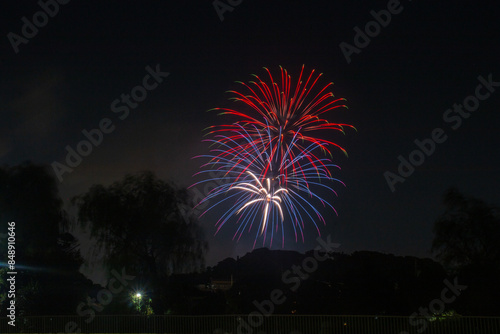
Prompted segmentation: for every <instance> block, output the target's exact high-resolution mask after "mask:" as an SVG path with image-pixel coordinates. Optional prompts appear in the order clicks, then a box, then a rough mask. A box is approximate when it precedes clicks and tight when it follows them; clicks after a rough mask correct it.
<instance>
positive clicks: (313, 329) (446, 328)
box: [0, 312, 500, 334]
mask: <svg viewBox="0 0 500 334" xmlns="http://www.w3.org/2000/svg"><path fill="white" fill-rule="evenodd" d="M89 320H90V319H89V317H78V316H43V317H18V318H16V321H15V323H16V327H12V326H10V325H8V324H7V322H8V321H9V319H7V318H0V333H70V332H72V333H79V332H80V331H81V333H176V334H226V333H232V334H249V333H253V334H337V333H339V334H340V333H342V334H344V333H345V334H401V333H405V332H408V333H411V334H413V333H426V334H499V333H500V317H453V318H446V319H436V318H429V319H426V318H413V319H411V323H410V318H408V317H397V316H353V315H271V316H262V315H261V314H260V313H259V314H257V312H255V313H252V314H251V315H250V316H249V315H213V316H149V317H146V316H138V315H98V316H95V318H94V319H92V321H89ZM86 321H89V322H88V323H87V322H86ZM418 321H420V322H418ZM417 322H418V325H417ZM412 324H413V325H412ZM424 325H425V328H424ZM405 334H406V333H405Z"/></svg>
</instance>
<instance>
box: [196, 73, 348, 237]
mask: <svg viewBox="0 0 500 334" xmlns="http://www.w3.org/2000/svg"><path fill="white" fill-rule="evenodd" d="M280 69H281V83H280V84H278V83H276V82H275V81H274V79H273V77H272V75H271V72H270V71H269V70H268V69H267V68H265V70H266V72H267V74H268V76H269V80H270V84H268V83H266V82H265V81H264V80H262V79H261V78H260V77H259V76H257V75H253V76H254V78H255V79H256V80H255V81H251V82H249V83H248V84H246V83H243V82H239V83H240V84H241V85H243V87H244V88H245V89H246V90H247V91H248V92H249V94H247V95H245V94H243V93H240V92H237V91H230V93H232V94H233V95H234V96H233V97H232V98H231V100H234V101H235V102H238V103H239V104H240V107H242V111H238V110H236V109H227V108H216V109H214V110H218V111H220V113H219V115H225V116H226V117H227V116H231V117H233V118H235V117H236V118H237V120H236V121H235V122H233V123H232V124H226V125H221V126H212V127H209V128H208V132H207V134H206V135H207V136H208V139H205V140H204V141H206V142H208V143H210V153H209V154H207V155H202V156H199V158H205V159H208V162H207V163H205V164H203V165H202V166H201V167H202V171H200V172H199V173H197V174H195V175H203V174H205V173H213V172H219V173H220V172H222V173H223V176H222V177H221V178H222V179H225V181H226V182H224V183H222V184H221V183H219V186H217V187H215V188H214V189H212V190H211V191H210V192H209V193H208V194H207V196H206V197H205V198H204V199H203V200H202V201H201V202H199V203H198V204H197V205H198V206H199V205H201V204H204V203H207V202H208V201H210V200H212V199H216V198H217V201H216V202H215V204H213V205H212V206H210V207H209V208H208V209H206V210H205V211H204V212H203V213H202V214H201V216H203V215H204V214H205V213H206V212H207V211H209V210H212V209H213V208H215V207H217V206H220V205H222V204H224V203H229V204H230V205H231V208H230V209H229V210H227V211H226V212H225V213H223V214H222V215H221V216H220V217H219V219H218V221H217V223H216V227H217V230H216V233H218V231H219V230H220V229H221V228H222V226H224V225H225V224H226V223H227V222H228V221H229V220H230V218H231V217H233V216H236V217H237V221H236V224H237V225H238V228H237V230H236V232H235V234H234V236H233V239H235V238H236V237H237V240H239V239H240V238H241V236H242V234H243V233H244V232H245V231H246V230H248V231H249V232H250V231H251V229H252V227H253V225H254V224H259V226H258V228H257V234H256V236H255V241H254V247H255V243H256V241H257V239H258V238H259V237H260V236H262V237H263V244H265V242H266V238H267V233H268V232H270V233H271V236H270V243H271V245H272V241H273V238H274V234H275V233H278V230H279V227H280V226H281V237H282V243H283V245H284V225H283V223H284V221H285V220H286V218H288V219H289V220H290V221H291V222H292V224H291V225H292V227H293V230H294V234H295V240H296V241H297V240H298V237H299V235H300V236H301V239H302V241H304V233H303V231H304V227H305V221H311V222H312V223H313V224H314V226H315V227H316V229H317V231H318V234H321V233H320V230H319V227H318V225H317V224H316V221H320V222H323V224H326V222H325V219H324V218H323V217H322V215H321V213H320V211H319V210H318V209H317V208H316V207H315V205H313V202H314V201H319V203H321V205H322V206H323V207H326V206H328V207H330V208H331V209H332V210H333V211H334V212H335V213H337V212H336V210H335V208H334V207H333V206H332V205H331V204H330V203H329V202H328V201H326V200H325V199H324V198H322V197H321V196H320V195H319V194H318V193H317V190H320V189H327V190H329V191H331V192H332V193H333V194H335V195H337V194H336V192H335V191H334V190H333V189H332V188H331V187H330V186H329V185H328V184H329V183H331V182H332V181H333V182H340V183H341V184H343V183H342V182H341V181H340V180H338V179H336V178H333V177H332V174H331V172H330V169H331V168H339V167H338V166H337V165H335V164H333V163H332V161H331V160H330V158H332V157H333V154H332V152H331V151H330V148H331V147H334V148H338V149H340V150H341V151H342V152H344V154H346V151H345V150H344V149H343V148H342V147H341V146H339V145H338V144H336V143H334V142H332V141H329V140H326V139H322V138H318V137H314V134H315V132H317V131H319V130H335V131H340V132H342V133H344V128H346V127H349V128H353V129H354V127H353V126H351V125H347V124H341V123H332V122H329V121H328V120H327V119H325V118H324V114H325V113H326V112H328V111H332V110H335V109H337V108H343V107H345V108H346V106H345V105H343V104H339V102H341V101H344V100H345V99H343V98H339V99H335V98H334V96H333V94H332V93H331V92H329V91H328V89H329V88H330V87H331V86H332V85H333V83H329V84H327V85H325V86H324V87H323V88H322V89H319V90H318V91H317V92H314V88H315V85H316V84H317V82H318V80H319V79H320V77H321V76H322V74H319V75H315V71H314V70H313V71H311V73H310V74H309V75H304V66H302V69H301V72H300V76H299V79H298V81H297V83H296V85H295V87H294V88H292V80H291V77H290V75H288V73H287V71H286V70H285V69H283V68H281V67H280ZM303 78H304V79H303ZM302 80H304V81H305V83H304V82H303V81H302ZM346 155H347V154H346ZM325 156H329V157H330V158H325ZM213 180H215V179H214V178H211V179H206V180H202V181H200V182H197V183H195V184H194V185H193V186H196V185H198V184H201V183H204V182H209V181H213ZM201 216H200V217H201ZM256 222H260V223H256Z"/></svg>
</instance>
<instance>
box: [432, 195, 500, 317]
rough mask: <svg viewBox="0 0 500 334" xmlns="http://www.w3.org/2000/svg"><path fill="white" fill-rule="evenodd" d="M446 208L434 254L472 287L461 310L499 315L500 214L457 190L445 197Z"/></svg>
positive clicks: (461, 302) (437, 225)
mask: <svg viewBox="0 0 500 334" xmlns="http://www.w3.org/2000/svg"><path fill="white" fill-rule="evenodd" d="M444 204H445V206H446V211H445V212H444V214H442V215H441V216H440V217H439V218H438V219H437V220H436V222H435V224H434V234H435V237H434V240H433V243H432V250H433V252H434V253H436V255H437V258H438V259H439V260H441V262H442V263H443V264H444V265H445V267H446V268H447V269H448V271H449V272H450V273H453V274H454V275H457V276H458V277H459V278H460V280H461V281H462V282H463V283H464V284H466V285H467V286H468V288H467V290H465V293H464V295H463V296H461V297H460V299H459V301H458V303H457V305H458V306H457V308H461V309H462V312H463V313H468V314H479V315H499V314H500V305H499V304H498V299H499V298H500V288H499V287H498V276H499V275H500V243H499V238H500V215H499V210H498V208H497V207H495V206H492V205H489V204H487V203H486V202H484V201H482V200H479V199H476V198H473V197H470V196H465V195H463V194H461V193H460V192H459V191H458V190H456V189H455V188H451V189H449V190H448V191H447V192H446V193H445V196H444Z"/></svg>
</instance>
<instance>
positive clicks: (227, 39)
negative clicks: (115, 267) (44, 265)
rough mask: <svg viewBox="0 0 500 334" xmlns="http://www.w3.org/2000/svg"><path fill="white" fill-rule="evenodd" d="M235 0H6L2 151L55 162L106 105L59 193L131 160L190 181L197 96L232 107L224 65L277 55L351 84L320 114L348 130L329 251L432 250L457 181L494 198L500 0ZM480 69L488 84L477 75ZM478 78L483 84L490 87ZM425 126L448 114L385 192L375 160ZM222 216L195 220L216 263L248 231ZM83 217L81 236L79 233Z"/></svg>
mask: <svg viewBox="0 0 500 334" xmlns="http://www.w3.org/2000/svg"><path fill="white" fill-rule="evenodd" d="M226 1H227V0H226ZM226 1H221V2H220V3H228V2H226ZM49 2H50V1H49ZM63 2H64V1H63ZM232 3H233V4H237V5H236V6H232V7H233V8H232V11H229V10H228V11H225V12H224V13H222V14H221V15H222V17H223V20H222V21H221V19H220V17H219V14H218V13H217V11H216V9H215V8H214V5H213V2H212V1H158V0H157V1H76V0H73V1H69V2H68V3H67V4H59V5H58V6H59V9H58V11H57V13H52V14H53V15H52V16H53V17H47V20H46V22H44V19H45V17H44V16H43V15H36V13H37V12H39V11H40V10H42V9H41V7H40V5H39V4H38V3H37V2H36V1H30V2H28V1H17V2H14V1H9V4H5V3H2V4H1V5H0V16H1V19H0V28H1V35H2V36H4V37H3V38H2V42H1V43H0V48H1V58H0V68H1V76H0V112H1V115H2V118H1V120H2V122H1V123H0V130H1V132H0V164H2V165H4V164H8V165H16V164H19V163H22V162H23V161H27V160H29V161H32V162H35V163H43V164H48V165H50V164H52V163H53V162H59V163H61V164H63V163H64V164H65V159H66V155H67V151H66V147H67V146H68V145H69V146H70V147H72V148H73V149H76V146H77V145H78V143H79V142H80V141H82V140H84V139H85V136H84V135H83V134H82V131H83V130H87V131H91V130H92V129H94V128H97V127H99V125H100V123H101V122H103V121H102V120H103V119H109V122H108V123H107V124H105V125H104V127H105V128H107V129H108V133H105V134H104V135H103V138H102V142H101V143H100V144H99V145H98V146H94V147H93V149H92V152H91V153H90V154H89V155H88V156H86V157H83V159H82V161H81V163H80V164H79V165H78V166H76V167H75V168H72V171H71V172H67V173H64V174H63V175H62V182H61V183H60V192H61V196H62V198H63V199H64V201H65V202H66V203H67V204H69V199H70V198H71V197H73V196H75V195H78V194H81V193H83V192H85V191H87V189H88V188H89V186H90V185H92V184H98V183H101V184H110V183H111V182H113V181H117V180H119V179H121V178H122V177H123V176H124V175H125V174H127V173H133V172H137V171H142V170H151V171H154V172H155V173H156V175H157V176H159V177H160V178H162V179H165V180H171V181H173V182H174V183H175V184H177V185H179V186H189V185H190V184H192V183H193V182H195V180H196V178H193V177H192V175H193V174H194V173H196V172H197V171H198V170H199V165H200V163H201V161H198V160H193V159H192V157H193V156H196V155H199V154H204V153H206V151H207V146H206V145H205V144H203V143H202V142H201V140H202V139H203V129H204V128H206V127H207V126H210V125H213V124H220V123H221V122H222V119H221V117H218V116H217V115H216V113H215V112H207V110H209V109H211V108H214V107H224V106H229V105H231V102H229V101H228V98H229V97H230V94H228V93H226V91H227V90H231V89H239V88H240V86H239V85H238V84H236V83H235V81H238V80H239V81H245V82H247V81H249V80H251V79H252V77H251V76H250V74H252V73H255V74H258V75H262V76H264V75H265V71H264V69H263V67H267V68H269V69H270V70H271V71H272V72H273V73H274V74H276V75H278V74H279V65H281V66H283V67H284V68H286V69H287V70H288V72H289V73H290V74H291V75H292V80H293V79H294V78H295V80H296V78H297V76H298V74H299V73H300V69H301V67H302V65H303V64H305V68H306V71H310V70H312V69H316V70H317V71H318V72H321V73H323V77H322V79H321V81H320V82H321V83H323V84H326V83H328V82H330V81H332V82H334V83H335V85H334V86H333V89H332V91H333V93H334V94H335V96H337V97H344V98H346V99H347V105H348V107H349V109H348V110H347V109H341V110H336V111H334V112H332V113H331V114H329V116H328V119H329V120H331V121H334V122H344V123H348V124H352V125H354V126H355V127H356V128H357V132H356V131H347V132H346V135H345V136H344V135H341V134H339V133H336V132H335V133H331V134H328V135H327V137H328V136H330V137H329V139H331V140H334V141H335V142H337V143H339V144H340V145H341V146H343V147H344V148H345V149H346V150H347V152H348V155H349V157H346V156H344V155H343V154H342V153H341V152H340V151H338V152H335V154H334V160H335V162H336V163H337V164H338V165H340V167H341V168H342V169H341V170H340V171H338V172H335V176H337V177H339V178H340V179H341V180H342V181H343V182H345V184H346V187H343V186H341V185H339V184H337V185H335V189H336V190H337V191H338V195H339V196H338V198H335V197H333V198H331V203H332V204H333V205H334V206H335V208H336V209H337V211H338V216H336V215H335V214H333V213H332V212H331V210H324V211H323V212H324V214H325V217H327V220H328V222H327V225H326V226H320V230H321V233H322V235H323V236H327V235H331V237H332V239H333V240H334V241H336V242H338V243H340V244H341V248H340V249H339V250H340V251H344V252H352V251H356V250H374V251H380V252H384V253H393V254H396V255H414V256H419V257H428V256H431V253H430V252H429V251H430V247H431V242H432V237H433V234H432V226H433V223H434V221H435V219H436V218H437V217H438V215H439V214H441V213H442V212H443V210H444V207H443V206H442V204H441V199H442V195H443V193H444V192H445V191H446V190H447V189H448V188H449V187H451V186H454V187H457V188H458V189H459V190H460V191H461V192H463V193H465V194H468V195H472V196H475V197H478V198H481V199H484V200H486V201H487V202H489V203H492V204H497V205H498V204H500V195H499V192H498V187H499V185H500V183H499V178H498V172H499V171H500V167H499V163H500V153H499V149H498V144H499V143H500V134H499V131H498V127H499V126H500V116H499V114H498V107H499V106H500V66H499V63H498V61H499V60H500V47H499V44H498V43H499V41H500V20H499V17H500V6H499V5H498V3H497V2H494V1H484V2H480V3H478V4H475V3H472V2H460V3H457V2H456V1H439V2H437V1H416V0H414V1H408V0H405V1H401V2H400V3H399V5H398V2H396V1H291V0H289V1H260V0H254V1H250V0H245V1H235V0H234V1H232ZM388 6H389V8H390V10H392V11H393V12H394V13H393V14H391V18H390V22H389V23H388V24H385V25H386V26H385V27H380V26H379V27H380V29H379V30H380V31H376V30H372V31H371V32H370V34H371V35H372V36H373V37H369V38H370V41H369V43H367V42H366V41H365V45H360V43H362V42H360V41H359V40H357V42H358V46H360V47H358V48H357V49H356V52H353V53H351V54H350V55H349V56H348V57H346V55H345V54H344V52H343V51H342V49H341V47H340V45H341V43H344V44H343V45H344V46H345V45H347V44H349V45H350V46H349V47H348V48H351V47H352V48H355V47H356V44H355V40H354V39H355V35H356V34H357V33H356V31H355V28H356V27H358V28H359V29H360V30H362V31H364V30H365V25H366V24H367V23H369V22H370V21H374V20H375V19H374V16H373V14H372V13H371V12H372V11H375V12H379V11H381V10H387V8H388ZM49 10H52V11H54V12H55V9H54V7H51V8H50V9H49ZM221 11H222V10H221ZM396 12H397V13H396ZM33 15H35V18H36V19H37V20H38V22H39V23H40V22H41V27H39V28H38V32H37V33H34V32H33V31H32V30H31V31H30V30H29V29H27V28H25V29H24V30H25V31H24V32H25V33H26V32H27V33H31V35H30V36H31V37H30V38H26V39H22V38H24V37H23V25H25V21H23V20H22V18H23V17H26V19H27V21H29V22H33V19H34V18H33ZM44 23H45V24H44ZM370 27H371V28H372V29H376V27H377V25H373V24H372V25H369V28H370ZM10 33H12V34H10ZM9 36H10V37H9ZM16 43H17V44H16ZM16 50H17V51H18V52H16ZM351 50H352V49H351ZM346 58H350V59H349V60H350V62H349V63H348V61H347V59H346ZM147 68H149V70H148V69H147ZM157 68H159V70H160V71H161V72H168V73H169V74H168V76H166V75H163V77H159V81H161V82H158V85H156V84H155V81H154V80H152V79H151V80H150V81H149V82H147V83H146V84H148V85H150V87H153V86H155V88H151V90H149V91H147V96H146V97H145V99H144V100H143V101H141V102H139V103H138V104H137V105H133V104H132V105H133V107H132V106H130V107H127V105H126V103H125V102H121V101H118V102H119V103H118V102H116V103H115V106H114V110H113V106H112V104H113V102H114V101H115V100H117V99H118V100H119V99H120V98H121V96H122V94H130V93H131V90H132V89H133V88H134V87H136V86H138V85H143V78H144V77H145V75H146V74H148V73H149V71H154V70H155V69H157ZM480 76H481V77H482V78H483V79H481V80H483V84H482V85H483V87H482V88H479V89H478V90H476V88H477V87H478V85H480V84H481V82H482V81H481V80H480V79H478V78H479V77H480ZM488 80H490V81H492V82H493V83H492V84H490V85H489V86H488V87H486V86H485V85H484V82H487V81H488ZM496 82H499V83H496ZM488 89H489V90H488ZM478 92H479V93H478ZM476 94H479V95H476ZM475 96H481V99H482V100H479V99H476V98H475ZM464 100H466V101H467V103H470V107H468V108H469V109H477V110H475V111H472V112H470V113H468V112H467V111H466V110H465V109H463V110H465V111H462V115H464V116H460V115H461V114H460V113H459V112H458V111H457V112H455V111H453V109H454V104H463V103H464ZM476 101H479V105H478V106H477V105H474V102H476ZM119 107H122V109H120V112H114V111H116V109H117V108H119ZM450 108H451V109H452V110H451V111H448V109H450ZM127 109H128V114H127V112H126V111H125V110H127ZM106 122H107V121H106V120H105V121H104V123H106ZM101 124H102V123H101ZM111 129H112V130H111ZM435 129H438V130H436V131H437V132H439V129H442V131H441V134H440V135H439V136H438V137H439V140H440V141H441V143H437V144H435V151H434V152H433V153H432V154H430V155H429V156H425V161H424V162H423V163H422V164H421V165H420V166H418V167H416V168H415V171H414V172H413V173H412V174H411V175H410V176H409V177H407V178H406V180H405V181H404V182H403V183H401V182H399V183H395V184H394V188H395V191H391V187H390V186H389V184H388V182H387V181H386V178H385V176H384V173H386V172H387V171H389V172H392V173H398V165H399V163H400V161H399V160H398V157H399V156H400V155H401V156H402V157H404V158H405V159H409V156H410V155H411V153H412V152H413V151H414V150H415V149H417V148H418V147H417V146H416V144H415V140H425V139H428V138H431V137H432V133H433V131H434V130H435ZM444 138H446V140H444ZM417 155H418V153H415V154H414V157H416V156H417ZM200 190H203V188H200ZM218 214H221V212H218V211H217V210H214V211H213V212H212V213H211V214H210V215H208V216H206V217H204V218H203V219H202V220H201V224H202V225H203V227H204V229H205V230H206V235H207V238H208V240H209V243H210V252H209V253H208V255H207V264H209V265H213V264H215V263H217V262H218V261H220V260H222V259H224V258H226V257H229V256H231V257H236V256H237V255H243V254H245V253H247V252H249V251H251V250H252V243H253V239H254V233H253V232H252V233H251V234H248V235H246V236H244V237H243V238H244V240H242V241H240V243H235V242H234V241H232V240H231V237H232V234H233V233H234V231H235V228H236V226H235V225H231V224H228V225H227V226H225V227H224V229H223V230H222V232H221V233H219V234H217V235H216V236H214V231H215V228H214V223H215V219H216V217H217V215H218ZM18 228H22V227H21V226H19V227H18ZM290 231H291V230H287V232H290ZM76 233H77V234H78V235H79V236H80V238H81V243H82V247H83V249H86V247H88V245H89V241H88V240H86V237H85V234H84V233H81V232H78V231H76ZM289 236H290V238H288V237H287V241H286V244H285V249H294V250H298V251H304V250H307V249H310V248H312V247H314V246H315V243H316V242H315V239H316V237H317V234H316V232H315V230H314V229H306V235H305V238H306V241H305V243H302V242H299V243H295V242H294V241H293V240H292V237H291V235H289ZM257 247H260V246H257ZM273 248H274V249H280V248H281V245H280V244H274V245H273Z"/></svg>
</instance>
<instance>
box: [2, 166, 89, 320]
mask: <svg viewBox="0 0 500 334" xmlns="http://www.w3.org/2000/svg"><path fill="white" fill-rule="evenodd" d="M7 222H15V238H16V244H15V247H16V248H15V251H16V254H15V255H16V271H17V272H18V276H17V279H16V281H17V282H16V286H18V289H17V291H16V306H17V307H18V309H19V315H41V314H55V313H59V314H68V313H74V312H75V308H76V305H77V304H78V301H79V300H81V299H82V298H83V295H84V293H85V287H86V286H88V284H87V283H88V281H87V280H86V279H85V278H84V276H83V275H82V274H80V273H79V272H78V269H79V267H80V265H81V263H82V259H81V258H80V253H79V249H78V243H77V241H76V239H75V238H74V237H73V236H72V235H71V234H70V233H68V232H64V229H65V228H66V227H67V226H68V218H67V215H66V213H65V211H64V210H63V209H62V201H61V199H60V197H59V195H58V188H57V182H56V180H55V178H54V177H53V175H52V174H51V172H50V171H49V169H48V167H46V166H41V165H35V164H32V163H24V164H22V165H19V166H13V167H3V168H0V223H1V226H2V229H1V232H2V233H5V232H7V228H6V225H7ZM5 241H6V239H5V238H3V239H0V248H1V249H0V252H1V255H2V256H1V258H4V259H6V258H7V257H6V256H3V255H4V254H3V253H4V252H6V250H7V246H6V245H5ZM5 272H6V271H5V270H4V271H2V273H1V274H0V293H1V291H2V290H4V288H5V283H6V282H5V280H4V279H5ZM3 297H5V296H3Z"/></svg>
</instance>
